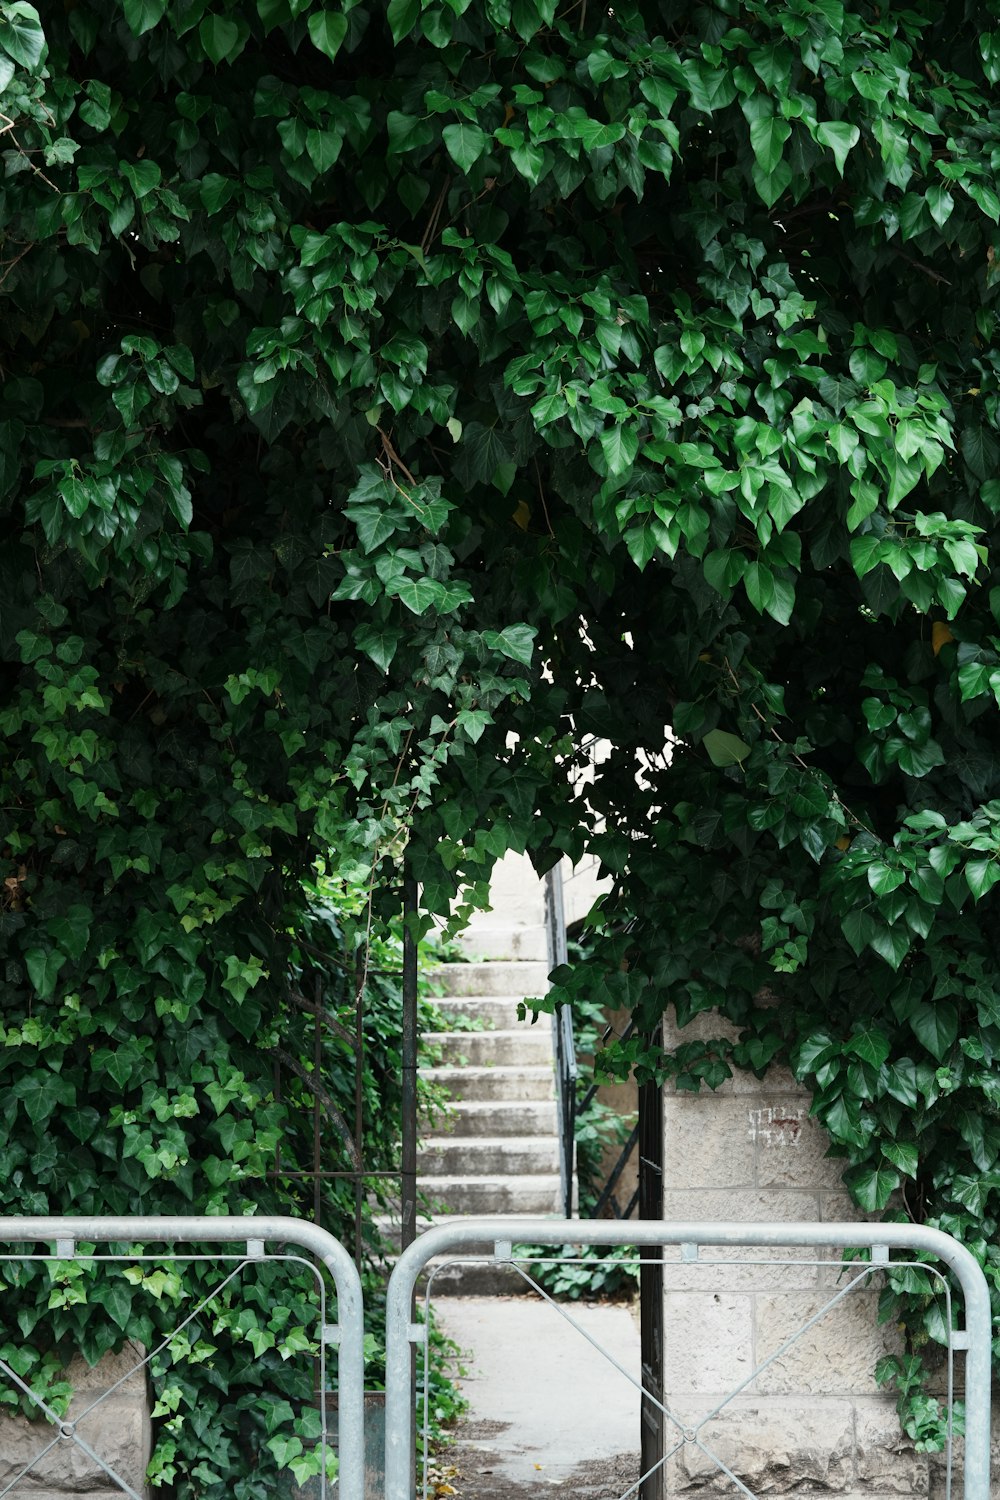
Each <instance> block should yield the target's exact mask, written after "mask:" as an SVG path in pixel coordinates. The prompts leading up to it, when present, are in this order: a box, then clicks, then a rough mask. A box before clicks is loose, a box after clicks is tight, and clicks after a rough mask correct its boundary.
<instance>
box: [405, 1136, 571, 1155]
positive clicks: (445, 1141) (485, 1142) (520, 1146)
mask: <svg viewBox="0 0 1000 1500" xmlns="http://www.w3.org/2000/svg"><path fill="white" fill-rule="evenodd" d="M557 1145H558V1140H557V1138H556V1135H555V1133H554V1132H553V1134H552V1135H495V1136H494V1135H448V1136H442V1137H441V1138H440V1139H438V1137H437V1136H433V1137H431V1139H429V1140H426V1141H421V1143H420V1149H421V1151H425V1150H427V1151H438V1150H442V1149H444V1150H449V1151H450V1150H453V1149H454V1148H455V1147H461V1146H464V1147H465V1148H466V1149H467V1150H469V1151H480V1150H486V1151H488V1150H490V1149H491V1148H492V1147H496V1148H497V1149H499V1150H504V1151H506V1150H511V1151H513V1150H517V1151H524V1150H527V1149H528V1148H529V1147H536V1146H537V1147H545V1146H550V1147H553V1148H554V1147H555V1146H557Z"/></svg>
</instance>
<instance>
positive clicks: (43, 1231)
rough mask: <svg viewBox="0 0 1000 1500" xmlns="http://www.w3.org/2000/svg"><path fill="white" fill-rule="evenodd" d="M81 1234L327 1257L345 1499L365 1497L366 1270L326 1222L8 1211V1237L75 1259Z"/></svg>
mask: <svg viewBox="0 0 1000 1500" xmlns="http://www.w3.org/2000/svg"><path fill="white" fill-rule="evenodd" d="M81 1240H84V1241H88V1242H91V1241H92V1242H94V1243H96V1244H108V1243H109V1242H116V1243H121V1244H131V1245H134V1244H143V1245H146V1244H149V1243H150V1242H152V1243H154V1244H175V1243H177V1242H182V1243H185V1244H227V1245H241V1244H242V1245H245V1246H246V1255H247V1259H249V1260H259V1259H260V1258H262V1257H263V1256H264V1254H265V1250H264V1246H265V1244H267V1243H268V1242H271V1243H280V1244H284V1245H293V1246H295V1247H297V1248H298V1249H300V1250H304V1251H306V1252H307V1253H308V1254H310V1255H312V1256H315V1258H316V1259H317V1260H318V1261H320V1262H321V1263H322V1265H323V1266H324V1267H325V1269H326V1270H327V1272H328V1273H329V1275H330V1276H331V1278H332V1280H333V1283H334V1286H335V1287H336V1292H337V1322H336V1324H329V1325H327V1326H326V1327H324V1329H323V1336H324V1339H325V1340H326V1341H328V1342H330V1343H336V1344H337V1345H338V1346H339V1358H338V1376H339V1382H338V1383H339V1395H338V1440H337V1447H338V1456H339V1459H340V1471H339V1475H338V1480H337V1493H338V1495H339V1497H340V1500H364V1469H365V1459H364V1311H363V1305H362V1293H361V1278H360V1277H359V1275H358V1272H357V1268H356V1266H355V1264H354V1261H353V1260H352V1259H351V1256H350V1255H349V1254H348V1252H347V1250H345V1248H344V1246H343V1245H342V1244H341V1243H340V1242H339V1240H335V1239H334V1237H333V1235H331V1234H327V1232H326V1230H325V1229H320V1228H319V1226H318V1225H315V1224H309V1223H306V1222H305V1221H303V1220H300V1219H292V1218H285V1217H279V1216H277V1215H275V1216H273V1217H261V1218H255V1217H250V1216H247V1217H241V1218H235V1217H228V1216H226V1217H221V1216H220V1217H214V1216H212V1217H207V1216H204V1215H200V1214H172V1215H163V1216H160V1215H138V1214H137V1215H135V1216H131V1215H122V1216H121V1217H117V1218H112V1217H104V1216H103V1215H102V1216H100V1217H91V1216H84V1215H81V1216H76V1215H72V1214H58V1215H52V1216H47V1217H41V1216H32V1217H24V1218H20V1217H17V1218H2V1217H0V1244H6V1245H11V1244H20V1243H28V1244H31V1243H35V1244H47V1245H52V1246H54V1247H55V1250H54V1253H55V1256H56V1258H57V1259H59V1260H70V1259H72V1258H73V1257H74V1256H75V1255H76V1253H77V1249H76V1247H77V1245H78V1244H79V1242H80V1241H81Z"/></svg>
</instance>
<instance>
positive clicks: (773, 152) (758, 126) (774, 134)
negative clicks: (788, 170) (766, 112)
mask: <svg viewBox="0 0 1000 1500" xmlns="http://www.w3.org/2000/svg"><path fill="white" fill-rule="evenodd" d="M791 133H792V127H791V126H790V125H789V123H788V121H787V120H781V119H779V118H777V116H774V115H772V116H770V117H768V118H765V119H762V120H753V121H752V122H751V125H750V145H751V147H752V148H753V154H754V156H755V157H756V159H757V165H758V166H759V167H760V170H761V172H762V173H763V175H764V176H765V177H770V176H771V174H772V172H773V171H774V169H775V167H776V166H777V165H778V163H779V161H780V160H781V153H782V151H783V150H784V146H785V142H786V141H787V140H788V137H789V136H790V135H791ZM789 180H790V179H789Z"/></svg>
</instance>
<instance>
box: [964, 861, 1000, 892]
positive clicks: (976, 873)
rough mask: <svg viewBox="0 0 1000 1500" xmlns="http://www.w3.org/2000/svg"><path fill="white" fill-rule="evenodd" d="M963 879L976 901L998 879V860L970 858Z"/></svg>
mask: <svg viewBox="0 0 1000 1500" xmlns="http://www.w3.org/2000/svg"><path fill="white" fill-rule="evenodd" d="M965 879H966V882H967V883H968V887H969V890H970V891H971V892H972V894H973V896H975V898H976V900H977V901H978V900H979V899H980V897H981V896H985V895H986V892H987V891H991V890H992V889H993V887H994V886H995V885H996V883H997V881H998V880H1000V860H996V859H980V860H972V861H970V863H969V864H967V865H966V867H965Z"/></svg>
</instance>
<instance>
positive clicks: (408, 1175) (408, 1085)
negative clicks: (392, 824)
mask: <svg viewBox="0 0 1000 1500" xmlns="http://www.w3.org/2000/svg"><path fill="white" fill-rule="evenodd" d="M416 914H417V882H416V881H415V880H413V879H411V877H410V876H409V875H407V874H404V877H403V1151H402V1173H401V1176H402V1182H401V1189H402V1192H401V1198H402V1208H401V1220H402V1223H401V1231H400V1241H401V1243H400V1249H401V1250H405V1249H406V1247H407V1246H408V1245H412V1244H413V1241H414V1240H415V1239H416V1237H417V940H416V938H415V937H414V936H413V929H412V926H411V921H412V920H413V919H414V918H415V917H416ZM415 1304H416V1298H415V1297H412V1298H411V1300H410V1306H409V1317H410V1322H411V1323H412V1322H413V1320H414V1317H415V1314H416V1307H415ZM409 1365H410V1391H411V1400H410V1414H409V1428H410V1454H411V1467H410V1485H411V1491H410V1493H411V1494H415V1493H416V1467H415V1460H416V1451H417V1404H416V1400H415V1396H416V1389H417V1378H416V1377H417V1351H416V1348H415V1346H414V1345H413V1344H410V1345H409Z"/></svg>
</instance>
